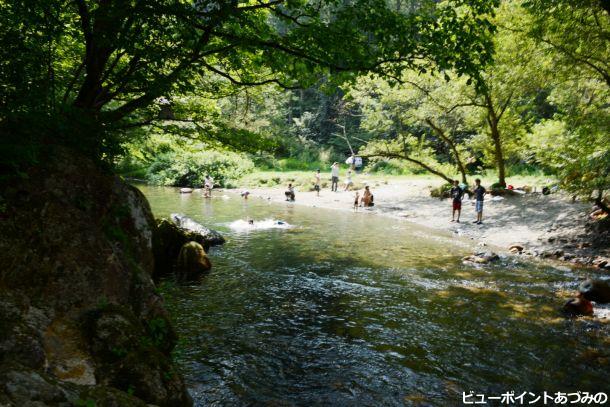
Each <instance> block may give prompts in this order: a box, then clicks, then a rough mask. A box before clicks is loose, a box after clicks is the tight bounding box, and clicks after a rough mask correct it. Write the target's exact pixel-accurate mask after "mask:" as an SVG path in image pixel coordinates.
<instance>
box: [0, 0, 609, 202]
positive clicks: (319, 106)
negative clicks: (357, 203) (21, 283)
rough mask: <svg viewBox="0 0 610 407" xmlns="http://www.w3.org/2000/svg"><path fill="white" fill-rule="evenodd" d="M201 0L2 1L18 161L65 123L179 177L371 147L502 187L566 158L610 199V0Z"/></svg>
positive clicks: (401, 162)
mask: <svg viewBox="0 0 610 407" xmlns="http://www.w3.org/2000/svg"><path fill="white" fill-rule="evenodd" d="M195 4H196V6H195V9H196V13H193V5H192V4H190V3H181V2H169V1H168V2H158V3H155V4H154V5H153V3H149V2H139V3H137V4H136V3H133V4H130V5H129V6H128V7H126V8H122V9H119V8H117V6H116V5H114V6H113V5H112V2H99V3H98V4H97V5H96V4H95V3H93V2H92V3H89V2H86V1H76V2H74V4H70V5H66V4H64V3H61V2H54V1H47V2H40V3H39V4H38V5H36V6H33V5H30V4H28V3H27V2H3V3H2V14H1V16H2V19H3V20H4V21H2V24H1V26H2V27H3V28H2V41H3V42H4V43H5V44H9V45H7V46H6V47H3V51H2V52H3V53H4V57H3V58H2V60H3V61H4V62H2V63H0V69H1V72H2V82H3V83H2V88H3V90H4V92H3V93H2V96H1V97H0V106H1V107H2V109H1V111H2V116H1V119H2V128H3V129H4V130H5V131H6V134H9V135H10V137H13V140H12V142H11V141H8V142H6V143H4V145H3V147H5V148H4V151H5V153H6V154H5V155H4V156H5V157H9V158H8V159H7V160H5V161H6V162H7V164H6V165H7V166H8V167H9V168H11V169H13V170H15V169H17V170H18V169H19V168H20V166H21V165H22V163H23V162H24V157H28V159H30V160H32V161H35V159H36V158H35V157H36V152H37V151H38V150H39V148H40V145H44V144H45V143H54V142H56V141H57V140H60V142H61V143H63V144H67V145H76V146H78V147H79V148H82V149H83V150H86V151H88V152H89V153H90V154H91V155H95V156H97V157H99V158H100V159H101V160H103V161H105V162H107V163H109V164H110V165H111V166H112V167H113V168H114V169H115V171H118V172H119V173H122V174H124V175H125V176H132V177H136V178H145V179H146V180H148V181H149V182H153V183H156V184H162V185H179V186H195V187H196V186H200V185H201V184H202V182H203V177H204V175H205V174H207V173H209V174H211V175H212V176H214V177H215V178H216V179H217V180H218V181H219V183H220V184H221V185H232V184H235V183H236V182H237V180H239V179H240V178H241V177H242V176H243V175H245V174H247V173H249V172H252V171H255V170H282V171H283V170H313V169H316V168H323V169H324V168H327V167H328V166H329V165H330V163H332V162H333V161H339V162H344V161H345V159H346V158H348V157H349V156H350V155H351V154H358V155H360V156H363V157H364V158H365V164H366V171H377V172H384V173H388V174H418V173H428V174H434V175H435V176H439V177H441V178H443V179H445V180H450V179H453V178H459V179H461V180H462V181H463V182H468V181H469V180H470V178H471V177H472V176H473V175H475V174H482V173H488V174H490V173H491V174H493V175H494V176H495V177H496V178H497V182H496V184H495V186H496V187H504V186H506V178H507V176H509V175H514V174H541V173H543V174H549V175H552V176H554V177H556V178H557V180H559V182H560V183H561V186H562V187H563V188H565V189H567V190H568V191H570V192H571V193H573V194H576V195H580V196H582V197H585V198H592V199H595V200H596V201H598V202H602V203H603V198H604V197H605V196H606V194H607V190H608V189H609V188H610V148H609V145H610V141H609V130H610V115H609V113H610V102H609V101H610V97H609V96H610V94H609V86H610V71H609V62H608V61H609V60H610V59H609V45H608V44H609V43H610V42H609V39H610V16H609V11H608V9H609V6H608V2H607V1H601V0H586V1H580V2H571V1H567V0H505V1H501V2H485V1H454V2H451V1H444V2H435V1H404V0H387V1H374V0H354V1H347V0H346V1H329V2H315V1H311V2H308V1H294V2H290V1H268V2H264V1H247V2H237V1H233V2H226V4H225V3H223V2H220V3H216V2H213V1H200V2H198V3H195ZM75 6H76V7H75ZM147 7H148V8H147ZM130 8H131V9H130ZM130 13H132V14H130ZM133 13H136V16H137V17H133ZM137 13H140V14H137ZM77 16H78V18H75V17H77ZM138 18H140V19H141V21H137V19H138ZM115 26H116V27H115ZM32 27H36V28H35V29H34V28H32ZM138 27H139V28H138ZM24 28H25V29H24ZM96 36H97V37H96ZM16 39H18V40H16ZM83 40H84V41H83ZM113 41H116V42H117V43H112V42H113ZM380 44H382V45H380ZM24 51H27V52H24ZM83 55H84V57H83ZM100 59H103V64H99V66H98V65H96V64H98V63H99V62H100V61H99V60H100ZM142 61H145V63H142ZM98 71H99V72H98ZM32 101H35V103H33V102H32ZM24 121H25V122H26V123H27V125H25V126H24ZM24 128H25V129H26V130H24ZM83 129H87V130H86V131H87V132H89V133H91V134H93V135H95V136H92V137H82V134H83ZM41 135H43V136H41ZM10 137H9V139H10ZM15 138H16V139H18V141H17V142H15V140H14V139H15ZM15 157H16V158H15ZM25 161H27V160H25Z"/></svg>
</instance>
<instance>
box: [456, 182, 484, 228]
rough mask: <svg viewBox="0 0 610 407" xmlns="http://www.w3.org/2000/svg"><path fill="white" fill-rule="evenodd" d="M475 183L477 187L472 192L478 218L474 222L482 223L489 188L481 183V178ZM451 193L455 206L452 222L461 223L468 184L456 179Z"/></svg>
mask: <svg viewBox="0 0 610 407" xmlns="http://www.w3.org/2000/svg"><path fill="white" fill-rule="evenodd" d="M474 183H475V187H474V189H473V190H472V193H473V195H474V198H475V205H474V208H475V212H476V214H477V218H476V220H475V221H474V222H473V223H476V224H477V225H481V224H482V223H483V203H484V202H485V194H486V193H487V190H486V189H485V187H483V186H482V185H481V180H480V179H478V178H477V179H476V180H475V181H474ZM449 194H450V195H451V201H452V207H453V211H452V213H451V222H457V223H459V222H460V215H461V214H462V200H463V199H464V196H465V194H466V185H460V182H459V181H458V180H454V181H453V186H452V187H451V190H450V191H449ZM456 214H457V218H456Z"/></svg>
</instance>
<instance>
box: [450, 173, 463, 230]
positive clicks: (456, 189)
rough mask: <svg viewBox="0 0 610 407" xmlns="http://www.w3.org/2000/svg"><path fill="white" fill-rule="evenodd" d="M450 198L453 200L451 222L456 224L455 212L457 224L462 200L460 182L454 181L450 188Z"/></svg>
mask: <svg viewBox="0 0 610 407" xmlns="http://www.w3.org/2000/svg"><path fill="white" fill-rule="evenodd" d="M451 198H453V212H452V213H451V222H456V220H455V212H457V223H460V214H461V213H462V198H464V191H463V190H462V188H460V182H459V181H458V180H457V179H456V180H454V181H453V187H451Z"/></svg>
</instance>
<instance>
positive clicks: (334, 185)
mask: <svg viewBox="0 0 610 407" xmlns="http://www.w3.org/2000/svg"><path fill="white" fill-rule="evenodd" d="M330 180H331V183H330V190H331V191H332V192H337V191H338V190H339V163H337V162H335V163H333V165H331V167H330ZM353 186H354V181H353V180H352V170H351V169H348V170H347V176H346V179H345V189H344V191H350V190H351V189H352V188H353ZM313 190H314V191H315V192H316V195H317V196H320V191H321V190H322V175H321V174H320V170H319V169H318V170H316V172H315V173H314V183H313ZM284 195H285V196H286V201H289V202H294V201H295V199H296V195H295V192H294V187H293V186H292V184H288V188H287V189H286V191H285V192H284ZM373 205H375V203H374V196H373V193H372V192H371V189H370V188H369V186H368V185H366V186H365V187H364V190H363V192H362V196H360V192H359V191H358V190H357V191H356V196H355V197H354V209H358V207H360V206H363V207H371V206H373Z"/></svg>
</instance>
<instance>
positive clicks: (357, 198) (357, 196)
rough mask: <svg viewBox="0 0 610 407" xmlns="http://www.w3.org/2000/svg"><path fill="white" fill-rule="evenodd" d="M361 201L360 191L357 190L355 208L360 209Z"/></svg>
mask: <svg viewBox="0 0 610 407" xmlns="http://www.w3.org/2000/svg"><path fill="white" fill-rule="evenodd" d="M359 203H360V192H358V191H356V196H355V198H354V210H355V211H357V210H358V204H359Z"/></svg>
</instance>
